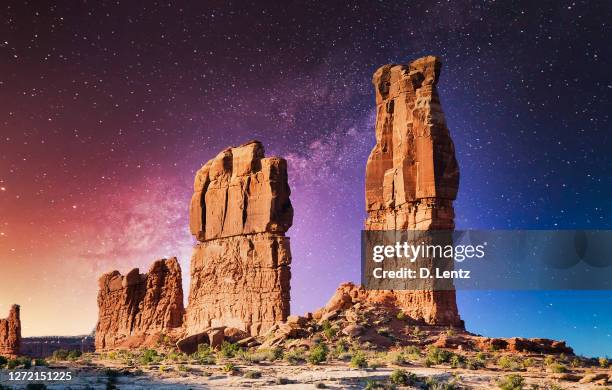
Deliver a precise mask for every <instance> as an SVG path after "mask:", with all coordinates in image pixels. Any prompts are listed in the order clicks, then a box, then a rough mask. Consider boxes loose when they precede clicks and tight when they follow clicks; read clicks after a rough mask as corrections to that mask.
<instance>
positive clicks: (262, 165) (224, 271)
mask: <svg viewBox="0 0 612 390" xmlns="http://www.w3.org/2000/svg"><path fill="white" fill-rule="evenodd" d="M289 195H290V190H289V185H288V183H287V163H286V161H285V160H284V159H281V158H276V157H269V158H265V157H264V148H263V146H262V144H261V143H260V142H258V141H252V142H249V143H247V144H244V145H241V146H239V147H235V148H228V149H226V150H224V151H222V152H221V153H219V154H218V155H217V156H216V157H215V158H214V159H212V160H210V161H208V162H207V163H206V164H204V166H203V167H202V168H201V169H200V170H199V171H198V172H197V174H196V177H195V183H194V194H193V197H192V200H191V206H190V229H191V233H192V234H193V235H194V236H195V237H196V238H197V240H198V241H199V243H198V244H197V245H196V246H195V248H194V250H193V255H192V258H191V287H190V292H189V303H188V306H187V314H186V317H185V327H186V332H187V334H188V335H190V334H191V335H193V334H197V333H199V332H202V331H204V330H206V329H207V328H209V327H217V326H226V327H232V328H238V329H241V330H244V331H247V332H249V333H250V334H251V335H259V334H262V333H263V332H265V331H266V330H267V329H268V328H269V327H270V326H272V325H273V324H274V323H276V322H279V321H284V320H286V318H287V316H288V315H289V299H290V296H289V290H290V285H289V281H290V278H291V271H290V263H291V252H290V249H289V238H288V237H285V232H286V231H287V230H288V229H289V227H290V226H291V224H292V222H293V208H292V206H291V201H290V200H289Z"/></svg>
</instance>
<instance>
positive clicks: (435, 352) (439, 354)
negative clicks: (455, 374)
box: [427, 345, 453, 364]
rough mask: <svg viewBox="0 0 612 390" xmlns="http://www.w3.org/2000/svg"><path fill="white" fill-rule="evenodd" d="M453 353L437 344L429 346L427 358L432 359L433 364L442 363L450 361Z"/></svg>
mask: <svg viewBox="0 0 612 390" xmlns="http://www.w3.org/2000/svg"><path fill="white" fill-rule="evenodd" d="M452 356H453V354H452V353H450V352H449V351H446V350H444V349H440V348H438V347H436V346H433V345H431V346H429V348H428V349H427V358H428V359H429V360H431V362H432V363H433V364H442V363H447V362H449V361H450V359H451V357H452Z"/></svg>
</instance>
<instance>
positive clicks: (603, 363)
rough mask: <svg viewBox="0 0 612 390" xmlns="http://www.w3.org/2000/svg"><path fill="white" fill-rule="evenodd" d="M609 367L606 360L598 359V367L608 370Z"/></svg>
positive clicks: (603, 358)
mask: <svg viewBox="0 0 612 390" xmlns="http://www.w3.org/2000/svg"><path fill="white" fill-rule="evenodd" d="M609 365H610V362H609V361H608V359H607V358H605V357H603V356H602V357H600V358H599V367H601V368H608V366H609Z"/></svg>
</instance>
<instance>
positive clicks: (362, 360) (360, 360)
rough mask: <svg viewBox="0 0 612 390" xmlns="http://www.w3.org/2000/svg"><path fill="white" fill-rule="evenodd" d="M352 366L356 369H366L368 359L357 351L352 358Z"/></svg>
mask: <svg viewBox="0 0 612 390" xmlns="http://www.w3.org/2000/svg"><path fill="white" fill-rule="evenodd" d="M350 365H351V367H354V368H365V367H367V366H368V359H366V357H365V355H364V353H363V352H361V351H356V352H355V353H353V357H351V363H350Z"/></svg>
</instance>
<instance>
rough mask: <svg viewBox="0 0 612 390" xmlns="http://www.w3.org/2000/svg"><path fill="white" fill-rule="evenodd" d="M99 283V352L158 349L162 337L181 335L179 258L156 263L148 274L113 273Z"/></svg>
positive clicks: (181, 301)
mask: <svg viewBox="0 0 612 390" xmlns="http://www.w3.org/2000/svg"><path fill="white" fill-rule="evenodd" d="M98 283H99V291H98V310H99V316H98V324H97V326H96V341H95V343H96V351H104V350H111V349H117V348H134V347H141V346H154V345H155V344H156V343H157V342H158V341H159V337H160V335H161V334H163V333H166V332H172V331H177V332H178V331H180V328H181V326H182V324H183V316H184V314H185V309H184V307H183V288H182V284H181V283H182V277H181V268H180V265H179V263H178V261H177V259H176V258H171V259H162V260H158V261H156V262H155V263H153V265H152V266H151V268H150V269H149V272H147V273H146V274H141V273H140V272H139V270H138V268H134V269H133V270H131V271H130V272H128V274H127V275H125V276H123V275H121V274H120V273H119V271H113V272H110V273H107V274H104V275H102V277H101V278H100V279H99V281H98Z"/></svg>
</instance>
